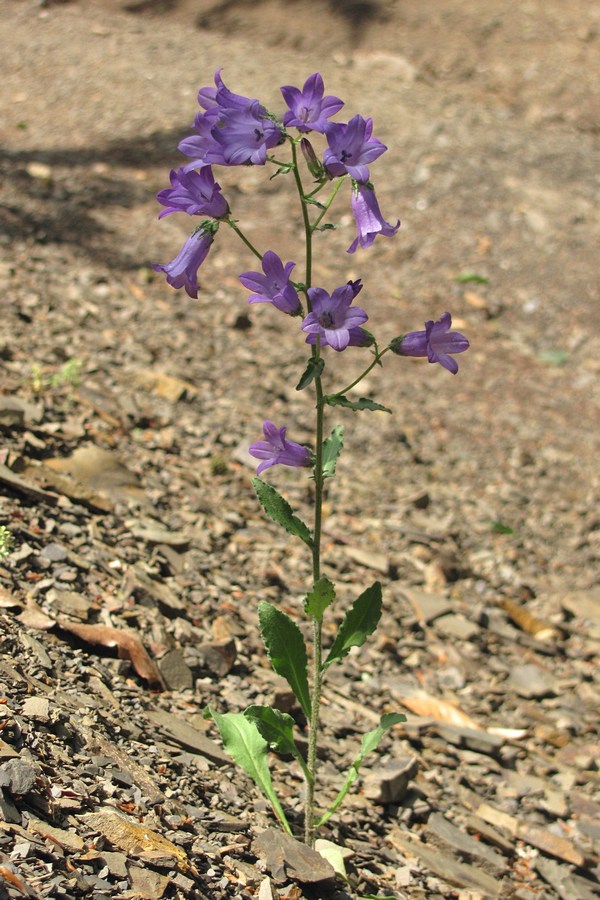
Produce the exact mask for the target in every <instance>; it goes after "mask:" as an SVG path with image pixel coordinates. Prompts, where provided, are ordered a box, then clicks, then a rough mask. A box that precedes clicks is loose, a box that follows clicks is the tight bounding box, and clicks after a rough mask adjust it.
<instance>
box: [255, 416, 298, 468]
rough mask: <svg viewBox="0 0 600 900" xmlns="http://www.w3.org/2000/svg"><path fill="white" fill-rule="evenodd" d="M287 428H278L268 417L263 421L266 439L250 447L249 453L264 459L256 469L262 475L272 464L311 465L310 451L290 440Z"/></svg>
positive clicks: (256, 457)
mask: <svg viewBox="0 0 600 900" xmlns="http://www.w3.org/2000/svg"><path fill="white" fill-rule="evenodd" d="M286 430H287V429H286V428H277V426H276V425H273V423H272V422H269V420H268V419H267V421H266V422H264V423H263V434H264V436H265V440H264V441H257V442H256V443H255V444H252V445H251V446H250V448H249V453H250V455H251V456H254V458H255V459H262V462H261V463H260V465H259V466H258V468H257V469H256V474H257V475H260V473H261V472H264V470H265V469H268V468H270V466H277V465H281V466H310V465H312V458H311V454H310V451H309V450H308V448H307V447H303V446H302V444H297V443H296V442H295V441H288V440H287V438H286V436H285V433H286Z"/></svg>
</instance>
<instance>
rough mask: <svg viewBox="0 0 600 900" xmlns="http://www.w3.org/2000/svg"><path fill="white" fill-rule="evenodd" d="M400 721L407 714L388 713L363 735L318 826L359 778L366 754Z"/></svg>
mask: <svg viewBox="0 0 600 900" xmlns="http://www.w3.org/2000/svg"><path fill="white" fill-rule="evenodd" d="M399 722H406V716H405V715H404V714H403V713H386V714H385V715H383V716H382V717H381V719H380V720H379V725H378V726H377V728H374V729H373V731H368V732H367V734H364V735H363V738H362V741H361V745H360V752H359V754H358V756H357V757H356V759H355V760H354V762H353V763H352V765H351V766H350V769H349V770H348V774H347V775H346V780H345V781H344V784H343V785H342V788H341V790H340V792H339V794H338V795H337V797H336V798H335V800H334V801H333V803H332V804H331V806H330V807H329V809H328V810H327V812H326V813H325V814H324V815H323V816H321V818H320V819H319V821H318V822H317V823H316V827H317V828H320V827H321V825H324V824H325V822H327V821H328V820H329V819H330V818H331V816H332V815H333V814H334V812H335V811H336V809H338V807H339V806H340V804H341V803H342V801H343V799H344V797H345V796H346V794H347V793H348V791H349V790H350V788H351V787H352V785H353V784H354V782H355V781H356V779H357V778H358V770H359V769H360V767H361V765H362V763H363V760H364V758H365V756H367V754H369V753H371V752H372V751H373V750H375V748H376V747H377V745H378V744H379V741H380V740H381V738H382V737H383V736H384V734H385V733H386V731H389V729H390V728H392V727H393V726H394V725H398V723H399Z"/></svg>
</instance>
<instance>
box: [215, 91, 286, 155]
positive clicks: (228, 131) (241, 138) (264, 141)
mask: <svg viewBox="0 0 600 900" xmlns="http://www.w3.org/2000/svg"><path fill="white" fill-rule="evenodd" d="M211 134H212V136H213V137H214V139H215V141H216V142H217V144H218V145H219V146H220V148H221V152H222V154H223V159H224V161H225V165H226V166H242V165H245V164H247V163H252V164H253V165H255V166H264V164H265V163H266V161H267V150H269V149H270V148H271V147H275V146H277V144H279V143H280V142H281V139H282V134H281V129H280V128H279V126H278V125H277V124H276V123H275V122H274V121H273V120H272V119H270V118H269V117H268V116H267V114H266V111H265V108H264V107H263V106H261V105H260V103H259V102H258V100H256V101H254V102H253V103H252V105H251V106H248V107H246V108H245V109H223V110H221V113H220V115H219V123H218V126H217V127H216V128H213V129H212V132H211Z"/></svg>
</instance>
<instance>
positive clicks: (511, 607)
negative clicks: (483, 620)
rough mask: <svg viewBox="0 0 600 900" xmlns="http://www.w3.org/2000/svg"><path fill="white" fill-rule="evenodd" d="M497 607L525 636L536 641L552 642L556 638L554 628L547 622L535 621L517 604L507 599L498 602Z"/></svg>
mask: <svg viewBox="0 0 600 900" xmlns="http://www.w3.org/2000/svg"><path fill="white" fill-rule="evenodd" d="M498 605H499V606H500V608H501V609H503V610H504V612H505V613H506V615H507V616H508V617H509V619H510V620H511V621H512V622H514V623H515V625H518V627H519V628H520V629H521V630H522V631H525V632H526V633H527V634H531V635H533V637H534V638H535V639H536V640H537V641H553V640H555V639H556V638H557V637H558V632H557V631H556V628H554V627H553V626H552V625H549V624H548V623H547V622H542V621H540V619H536V618H535V616H532V615H531V613H530V612H529V611H528V610H526V609H524V608H523V607H522V606H519V604H518V603H515V602H514V601H513V600H510V599H509V598H508V597H506V598H504V599H503V600H500V602H499V604H498Z"/></svg>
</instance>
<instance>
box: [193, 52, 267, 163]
mask: <svg viewBox="0 0 600 900" xmlns="http://www.w3.org/2000/svg"><path fill="white" fill-rule="evenodd" d="M198 103H199V104H200V106H202V107H203V109H204V110H205V112H200V113H198V114H197V115H196V118H195V119H194V128H195V129H196V132H197V133H196V134H195V135H191V136H190V137H187V138H184V139H183V140H182V141H181V143H180V144H179V149H180V150H181V152H182V153H185V154H186V156H192V157H194V160H193V162H192V163H188V165H187V166H186V167H185V168H186V171H187V170H189V169H192V168H197V167H199V166H206V165H222V166H239V165H245V164H247V163H253V164H254V165H264V164H265V162H266V159H267V150H268V149H270V148H271V147H275V146H276V144H279V143H280V141H281V139H282V133H281V129H280V128H279V126H278V125H277V124H276V123H275V122H274V121H273V120H272V119H271V118H269V115H268V113H267V111H266V109H265V108H264V106H262V104H261V103H260V102H259V101H258V100H253V99H252V98H251V97H244V96H242V95H241V94H234V93H233V91H230V90H229V88H227V87H226V86H225V83H224V82H223V79H222V78H221V70H220V69H217V71H216V73H215V87H214V88H212V87H205V88H201V89H200V91H199V92H198Z"/></svg>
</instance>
